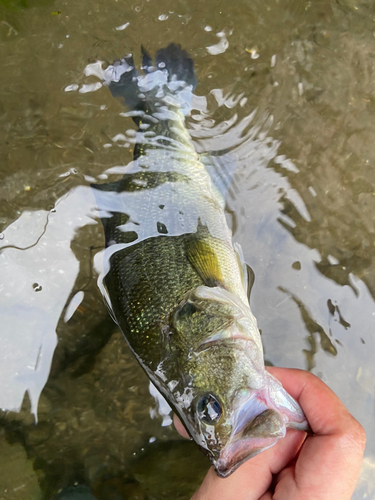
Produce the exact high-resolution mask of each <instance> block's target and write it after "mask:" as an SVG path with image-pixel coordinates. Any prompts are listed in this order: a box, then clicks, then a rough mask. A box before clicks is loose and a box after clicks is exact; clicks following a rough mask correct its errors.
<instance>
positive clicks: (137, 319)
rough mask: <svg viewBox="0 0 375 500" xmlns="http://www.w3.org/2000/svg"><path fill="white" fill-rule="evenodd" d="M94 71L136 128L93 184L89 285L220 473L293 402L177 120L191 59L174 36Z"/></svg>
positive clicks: (278, 423)
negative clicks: (94, 257) (130, 142)
mask: <svg viewBox="0 0 375 500" xmlns="http://www.w3.org/2000/svg"><path fill="white" fill-rule="evenodd" d="M143 70H144V71H145V75H140V74H138V72H137V71H136V69H135V66H134V62H133V59H132V57H131V56H129V57H127V58H126V59H123V60H122V61H120V62H119V63H117V64H115V65H113V66H110V67H109V68H108V69H107V70H106V80H107V82H106V83H107V84H108V86H109V89H110V90H111V92H112V94H113V95H114V96H116V97H119V98H120V99H123V100H124V101H125V104H126V105H127V106H128V107H129V108H130V111H131V112H132V116H133V118H134V121H135V122H136V123H137V125H138V127H139V130H138V132H137V136H136V146H135V151H134V162H133V163H132V165H130V166H129V168H128V170H127V171H126V173H125V175H124V176H123V177H122V179H121V180H120V181H118V182H115V183H108V184H102V185H94V186H93V187H94V188H95V190H96V198H97V203H98V208H99V211H100V217H101V219H102V222H103V225H104V231H105V238H106V250H105V262H104V273H103V274H104V279H103V280H102V282H101V283H100V287H101V290H102V292H103V294H104V296H105V297H106V300H107V302H108V303H109V304H110V309H111V311H112V314H113V316H114V318H115V320H116V322H117V323H118V325H119V327H120V329H121V330H122V332H123V334H124V336H125V338H126V340H127V342H128V344H129V346H130V348H131V350H132V351H133V353H134V355H135V356H136V358H137V360H138V361H139V363H140V364H141V366H142V368H143V369H144V370H145V372H146V373H147V375H148V376H149V378H150V380H151V381H152V383H153V384H154V385H155V386H156V387H157V389H158V390H159V391H160V393H161V394H162V395H163V396H164V397H165V399H166V400H167V401H168V403H169V404H170V405H171V406H172V408H173V409H174V410H175V412H176V413H177V415H178V416H179V418H180V419H181V421H182V422H183V424H184V426H185V427H186V429H187V431H188V433H189V434H190V436H191V437H192V438H193V439H194V440H195V441H196V443H197V444H198V446H199V447H200V448H201V450H202V451H203V452H204V453H206V454H207V455H208V457H209V458H210V460H211V462H212V464H213V465H214V467H215V470H216V472H217V473H218V474H219V475H220V476H222V477H226V476H228V475H229V474H231V473H232V472H233V471H234V470H235V469H236V468H237V467H238V466H239V465H240V464H241V463H243V462H244V461H245V460H247V459H248V458H251V457H252V456H254V455H256V454H257V453H259V452H260V451H262V450H264V449H266V448H269V447H270V446H272V445H273V444H275V443H276V442H277V440H278V439H279V438H281V437H283V436H284V435H285V432H286V428H287V427H291V426H292V427H297V428H301V429H303V428H306V426H307V424H306V420H305V417H304V415H303V413H302V411H301V409H300V408H299V406H298V404H297V403H296V402H295V401H294V400H293V399H292V398H291V397H290V396H289V395H288V394H287V393H286V392H285V390H284V389H283V388H282V386H281V384H280V383H279V382H278V381H277V380H276V379H275V378H273V377H272V376H271V375H270V374H268V373H267V372H266V371H265V368H264V360H263V350H262V344H261V340H260V335H259V331H258V328H257V324H256V320H255V318H254V316H253V314H252V313H251V311H250V307H249V301H248V297H247V285H246V281H247V280H246V276H247V274H246V267H245V264H244V262H243V258H242V252H241V249H240V247H239V246H238V245H233V242H232V236H231V231H230V230H229V228H228V226H227V222H226V218H225V213H224V196H223V192H222V191H223V190H222V185H221V184H220V182H217V180H216V179H215V178H214V177H213V176H211V175H210V174H209V172H208V170H207V168H206V166H205V164H204V163H203V162H202V161H201V159H200V157H199V155H198V154H197V153H196V151H195V149H194V145H193V143H192V140H191V138H190V136H189V133H188V131H187V129H186V127H185V115H186V113H187V112H188V111H189V105H190V99H191V94H192V90H193V89H194V87H195V85H196V78H195V74H194V68H193V62H192V60H191V59H190V58H189V56H188V55H187V53H186V52H185V51H183V50H182V49H181V48H180V46H178V45H174V44H172V45H170V46H168V47H167V48H166V49H162V50H159V51H158V52H157V54H156V58H155V67H153V66H152V61H151V58H150V57H149V56H148V54H146V53H144V56H143Z"/></svg>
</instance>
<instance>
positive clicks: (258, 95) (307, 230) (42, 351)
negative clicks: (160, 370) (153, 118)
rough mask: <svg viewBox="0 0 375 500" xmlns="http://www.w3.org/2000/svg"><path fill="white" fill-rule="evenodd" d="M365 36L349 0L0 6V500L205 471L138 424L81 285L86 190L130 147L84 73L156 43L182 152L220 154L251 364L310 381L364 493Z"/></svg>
mask: <svg viewBox="0 0 375 500" xmlns="http://www.w3.org/2000/svg"><path fill="white" fill-rule="evenodd" d="M374 20H375V7H374V5H373V2H370V1H368V0H358V2H355V1H354V0H338V1H328V0H325V1H324V2H319V1H309V2H308V1H301V0H298V1H297V0H289V1H288V0H284V1H276V0H273V1H272V0H268V1H266V2H264V1H262V2H260V1H259V2H258V1H254V2H251V3H250V2H235V3H233V2H232V4H231V5H227V2H221V1H219V2H215V3H214V4H212V7H211V8H209V6H207V5H204V6H203V4H202V3H201V2H196V1H191V2H189V3H188V4H187V3H185V2H182V1H180V2H174V3H173V5H171V4H170V2H162V1H159V2H157V3H156V2H153V1H152V0H150V1H140V2H136V3H133V4H132V5H129V4H125V3H121V2H116V1H97V2H95V3H92V2H85V1H82V2H78V3H77V2H71V1H66V2H59V3H57V2H56V3H52V2H48V1H43V2H36V1H35V2H30V3H28V4H26V3H24V2H16V1H14V2H8V1H5V0H2V1H1V2H0V60H1V61H2V71H1V73H0V92H1V94H0V127H1V131H2V135H1V136H2V142H1V144H0V176H1V183H0V199H1V210H0V232H1V236H0V247H1V249H2V253H1V254H0V266H1V269H2V271H1V274H0V290H1V310H0V315H1V324H2V330H1V338H2V346H3V347H2V353H3V355H4V359H3V360H2V362H1V363H0V378H1V387H0V407H1V408H3V409H4V410H15V409H19V408H20V407H21V404H22V401H23V405H22V410H21V411H20V412H11V411H6V412H3V414H2V416H1V429H0V440H1V443H2V445H1V450H2V451H1V453H2V454H4V456H2V455H1V454H0V455H1V456H0V463H3V462H4V463H6V462H7V461H8V459H7V458H4V457H9V456H10V455H9V453H12V463H13V464H14V466H13V467H11V468H7V469H6V472H3V473H1V472H0V484H1V486H2V490H1V491H2V493H3V491H4V490H5V489H7V493H6V494H7V495H8V497H7V498H9V499H12V500H13V499H21V498H22V499H28V498H49V497H50V496H51V495H53V494H54V493H55V492H56V491H58V489H59V488H61V487H65V486H69V485H71V484H73V483H74V482H84V483H86V484H89V485H90V486H91V487H92V488H93V489H94V492H95V494H96V496H97V497H98V499H100V498H108V497H109V496H108V495H109V493H108V492H109V491H110V490H111V489H112V490H116V491H117V492H118V494H119V495H122V497H124V498H125V497H126V496H127V497H129V498H134V499H135V498H146V495H147V498H158V499H160V498H165V499H169V498H181V499H182V498H189V496H190V495H191V493H192V491H194V489H195V488H196V486H197V485H198V484H199V481H200V480H201V478H202V477H203V475H204V473H205V470H206V468H207V463H206V459H205V458H204V457H203V456H201V454H200V453H199V452H198V451H197V450H196V449H195V447H194V446H193V445H191V443H185V442H182V441H181V440H180V439H179V438H178V436H177V435H176V433H175V432H174V430H173V429H172V428H171V427H161V419H159V420H158V419H150V416H149V413H150V408H153V407H154V402H153V398H152V397H151V395H150V394H149V392H148V381H147V380H146V378H145V376H144V375H143V373H142V371H141V370H140V369H139V367H138V366H137V364H136V363H135V361H134V360H133V358H132V356H131V355H130V353H129V351H128V349H127V347H126V345H125V343H124V341H123V339H122V338H121V336H120V334H119V332H118V331H117V330H116V329H115V328H114V326H113V325H112V322H111V320H110V319H109V318H108V315H107V312H106V310H105V307H104V305H103V304H102V300H101V298H100V294H99V292H98V289H97V285H96V272H95V269H94V267H93V261H94V257H95V255H96V254H97V253H98V252H99V251H100V250H101V248H102V246H103V234H102V228H101V226H100V224H98V223H97V219H96V216H95V210H94V203H93V197H92V193H91V190H90V188H89V183H90V182H92V181H93V180H97V181H98V182H102V181H103V180H104V179H105V178H106V177H107V178H110V179H111V177H112V176H115V175H116V169H115V167H121V166H124V165H127V164H128V163H129V162H130V161H131V159H132V147H133V143H134V133H132V132H131V131H133V130H134V125H133V123H132V120H131V118H130V117H127V116H124V115H123V113H124V112H125V109H124V108H123V107H122V106H121V104H120V103H118V102H117V101H116V100H114V99H113V98H112V96H111V95H110V93H109V91H108V90H107V89H106V88H105V87H102V86H101V85H100V80H99V78H98V77H97V76H96V74H97V73H98V68H99V67H100V66H99V64H97V65H94V66H93V64H94V63H95V62H96V61H105V62H106V63H112V62H113V61H115V60H116V59H118V58H120V57H122V56H123V55H125V54H126V53H129V52H133V53H134V54H135V56H136V59H137V61H138V62H139V60H140V58H139V54H140V45H141V44H143V45H144V46H145V47H147V48H148V49H149V50H150V51H154V50H156V49H157V48H160V47H163V46H166V45H167V44H168V43H170V42H177V43H181V44H182V46H183V47H184V48H186V49H187V50H188V51H189V53H190V55H191V56H192V57H193V59H194V61H195V67H196V73H197V77H198V81H199V84H198V87H197V89H196V91H195V94H196V98H195V100H194V102H193V111H192V116H191V117H190V118H189V119H188V128H189V131H190V133H191V136H192V137H193V139H194V141H195V144H196V148H197V150H198V151H199V152H206V151H216V150H222V149H224V148H226V149H228V151H229V152H230V153H232V154H233V155H234V156H235V157H236V158H237V170H236V173H235V175H234V180H233V183H232V186H231V189H230V193H229V196H228V200H227V204H228V210H227V211H228V221H229V223H230V224H231V226H232V229H233V232H234V240H235V241H237V242H239V243H240V244H241V246H242V248H243V251H244V255H245V260H246V262H247V263H248V264H249V265H250V266H251V268H252V270H253V271H254V274H255V282H254V285H253V288H252V293H251V306H252V310H253V312H254V314H255V316H256V317H257V319H258V324H259V326H260V328H261V331H262V337H263V343H264V346H265V353H266V360H267V361H268V362H270V363H273V364H276V365H280V366H291V367H292V366H293V367H299V368H305V369H311V370H312V371H313V373H315V374H317V375H318V376H320V377H321V378H322V379H323V380H324V381H325V382H326V383H328V384H329V385H330V386H331V387H332V388H333V389H334V390H335V392H336V393H337V394H338V395H339V396H340V398H341V399H342V400H343V401H344V403H345V405H346V406H347V407H348V408H349V410H350V411H351V412H352V413H353V415H354V416H355V417H356V418H357V419H358V420H359V421H360V422H361V423H362V425H363V426H364V427H365V429H366V431H367V437H368V444H367V448H366V455H365V461H364V465H363V469H362V473H361V477H360V480H359V483H358V486H357V489H356V492H355V494H354V496H353V498H354V499H355V500H357V499H362V498H372V497H374V495H375V482H374V479H373V478H374V472H375V439H374V437H375V431H374V426H373V418H374V417H373V408H374V367H373V366H374V365H373V361H372V360H373V357H374V353H375V349H374V347H375V346H374V338H373V335H372V332H373V331H374V327H375V305H374V297H375V282H374V276H375V273H374V263H373V255H374V232H375V225H374V220H375V219H374V217H373V214H374V213H375V196H374V194H375V178H374V160H375V150H374V147H373V137H374V132H375V131H374V127H375V125H374V123H375V120H374V90H375V88H374V86H375V84H374V81H375V78H374V77H375V74H374V73H375V48H374V47H375V46H374V43H375V41H374V33H375V32H374ZM90 73H91V74H90ZM54 353H55V354H54ZM53 354H54V357H53V362H52V364H51V361H52V356H53ZM47 380H48V382H47ZM46 383H47V385H45V384H46ZM43 388H44V389H43ZM25 390H28V396H26V398H25V399H23V398H24V393H25ZM38 402H39V406H38ZM37 407H38V410H37ZM32 411H34V413H36V411H37V415H38V424H37V425H36V426H35V424H34V417H33V415H32V413H31V412H32ZM154 438H155V439H154ZM9 443H11V444H12V446H11V447H10V445H9ZM10 450H12V451H10ZM161 457H162V459H161ZM187 463H189V466H187ZM190 464H194V467H195V468H196V469H194V470H191V467H192V466H191V465H190ZM189 469H190V470H189ZM1 470H2V471H3V470H4V471H5V469H4V468H3V467H2V468H1ZM25 485H26V486H25ZM43 495H44V496H43Z"/></svg>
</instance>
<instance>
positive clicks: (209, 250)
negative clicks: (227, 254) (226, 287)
mask: <svg viewBox="0 0 375 500" xmlns="http://www.w3.org/2000/svg"><path fill="white" fill-rule="evenodd" d="M187 256H188V259H189V261H190V263H191V264H192V266H193V267H194V268H195V269H196V271H197V272H198V274H199V276H200V277H201V278H202V280H203V282H204V284H205V285H206V286H209V287H213V286H223V274H222V270H221V268H220V263H219V259H218V257H217V254H216V252H215V249H214V248H213V247H212V246H211V245H210V243H209V241H206V240H200V239H193V238H191V239H189V240H188V242H187Z"/></svg>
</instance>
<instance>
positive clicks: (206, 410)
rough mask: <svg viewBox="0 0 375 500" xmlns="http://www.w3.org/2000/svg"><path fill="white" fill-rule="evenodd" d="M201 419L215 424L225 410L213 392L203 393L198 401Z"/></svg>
mask: <svg viewBox="0 0 375 500" xmlns="http://www.w3.org/2000/svg"><path fill="white" fill-rule="evenodd" d="M197 412H198V417H199V419H200V420H201V421H202V422H204V423H205V424H208V425H215V424H217V422H218V421H219V420H220V417H221V414H222V412H223V410H222V408H221V405H220V403H219V401H218V400H217V399H216V398H215V396H213V395H212V394H209V393H207V394H203V396H201V397H200V398H199V399H198V401H197Z"/></svg>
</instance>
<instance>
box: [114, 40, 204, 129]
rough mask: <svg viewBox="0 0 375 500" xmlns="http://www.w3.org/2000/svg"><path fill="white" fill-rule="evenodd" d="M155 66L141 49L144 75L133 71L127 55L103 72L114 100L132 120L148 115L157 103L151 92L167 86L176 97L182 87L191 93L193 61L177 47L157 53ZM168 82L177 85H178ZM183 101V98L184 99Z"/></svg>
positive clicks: (193, 74)
mask: <svg viewBox="0 0 375 500" xmlns="http://www.w3.org/2000/svg"><path fill="white" fill-rule="evenodd" d="M155 65H156V66H153V64H152V58H151V56H150V55H149V54H148V52H147V51H146V50H145V49H144V47H142V69H143V71H144V73H145V76H142V75H140V74H139V73H138V71H137V70H136V68H135V65H134V60H133V56H132V55H129V56H127V57H125V58H124V59H122V60H121V61H119V62H117V63H115V64H114V65H113V66H109V67H108V68H107V70H106V81H107V84H108V86H109V90H110V91H111V93H112V95H113V96H114V97H117V98H119V99H120V100H122V101H124V103H125V104H126V106H127V107H128V108H129V110H130V111H134V112H135V113H134V119H135V121H136V122H137V115H138V114H142V113H145V112H148V113H150V112H151V113H152V110H153V109H154V104H155V102H156V101H158V93H157V91H156V92H152V91H153V90H155V89H159V88H161V87H163V88H164V87H165V86H166V87H167V92H169V93H174V94H179V93H180V92H181V90H183V89H186V87H191V90H194V89H195V87H196V85H197V78H196V76H195V72H194V63H193V60H192V59H191V58H190V57H189V56H188V54H187V52H186V51H185V50H183V49H182V48H181V46H180V45H177V44H175V43H171V44H170V45H168V47H166V48H164V49H160V50H158V51H157V53H156V56H155ZM170 82H178V83H180V85H176V84H174V83H172V85H171V86H169V85H168V84H169V83H170ZM183 100H184V101H186V100H187V99H186V98H185V97H184V98H183Z"/></svg>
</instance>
